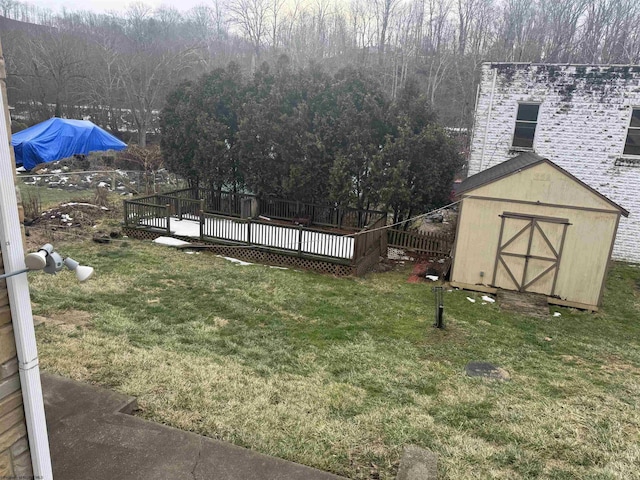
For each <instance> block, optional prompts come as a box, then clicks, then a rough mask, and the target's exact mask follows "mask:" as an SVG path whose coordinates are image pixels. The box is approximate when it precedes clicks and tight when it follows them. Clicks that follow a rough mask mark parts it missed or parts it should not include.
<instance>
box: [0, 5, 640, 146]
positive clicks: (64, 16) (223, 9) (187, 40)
mask: <svg viewBox="0 0 640 480" xmlns="http://www.w3.org/2000/svg"><path fill="white" fill-rule="evenodd" d="M0 14H2V15H3V17H0V27H1V35H2V41H3V44H4V49H5V55H6V61H7V70H8V75H9V78H8V86H9V98H10V102H11V103H12V104H13V106H14V107H15V108H16V113H17V114H18V115H19V116H20V117H19V120H20V121H22V122H23V123H25V124H30V123H35V122H37V121H41V120H43V119H45V118H48V117H49V116H51V115H53V114H56V115H66V116H73V117H78V116H90V117H91V119H92V120H93V121H95V122H96V123H98V124H99V125H101V126H103V127H105V128H108V129H109V130H111V131H112V132H114V133H117V134H119V135H120V136H126V135H127V134H131V133H135V134H136V138H135V140H136V141H137V142H138V143H139V144H141V145H144V144H145V143H146V140H147V139H146V136H147V133H152V132H154V131H156V129H157V114H158V112H159V110H160V109H161V108H162V106H163V104H164V102H165V98H166V96H167V92H168V91H169V90H170V89H171V87H172V86H173V85H175V84H177V83H178V82H180V81H182V80H185V79H191V80H194V79H196V78H198V77H199V76H200V75H202V74H203V73H204V72H207V71H210V70H212V69H214V68H216V67H223V66H225V65H227V64H228V63H229V62H230V61H233V62H236V63H237V64H238V65H239V67H240V69H241V71H242V72H243V74H245V75H250V74H252V73H254V72H255V71H256V70H257V69H258V68H259V67H260V65H261V64H262V63H263V62H265V61H266V62H268V63H270V64H271V65H274V64H275V63H276V61H277V59H278V58H279V56H280V55H282V54H285V55H287V57H288V58H289V59H290V62H291V64H292V66H294V67H295V68H305V67H307V66H309V65H310V63H312V62H315V63H317V64H319V65H321V66H322V67H323V69H324V70H325V71H327V72H330V73H331V74H333V73H336V72H337V71H339V70H340V69H342V68H343V67H345V66H357V67H358V68H361V69H364V70H366V71H367V72H368V73H369V74H371V75H373V76H375V77H376V78H377V79H378V80H379V82H380V85H381V89H382V91H383V93H384V94H385V95H386V96H387V97H388V98H390V99H392V100H393V99H396V98H398V95H399V92H400V91H401V90H402V89H403V88H405V86H406V85H407V84H408V83H409V82H415V83H416V84H417V85H418V88H419V90H420V93H421V94H424V95H426V97H427V99H428V100H429V102H430V103H431V105H432V106H433V109H434V110H435V111H436V112H437V113H438V115H439V118H440V119H441V121H442V122H443V123H444V124H446V125H448V126H451V127H463V128H469V127H470V126H471V122H472V114H473V108H474V101H475V94H476V85H477V81H478V75H479V66H480V63H481V62H482V61H483V60H491V61H508V62H511V61H522V62H560V63H564V62H574V63H616V64H635V63H639V62H640V32H639V31H638V29H637V28H636V25H637V24H638V23H640V3H638V2H636V1H634V0H291V1H285V0H212V1H211V2H208V3H207V4H206V5H202V6H199V7H195V8H193V9H192V10H190V11H188V12H185V13H181V12H179V11H177V10H174V9H172V8H170V7H162V8H158V9H152V8H151V7H148V6H145V5H144V4H134V5H133V6H131V7H130V8H129V9H128V10H126V11H125V12H122V13H109V14H95V13H91V12H83V11H69V10H65V11H63V12H62V13H53V12H51V11H50V10H47V9H44V8H40V7H33V6H31V5H29V4H28V3H24V2H19V1H15V0H0ZM10 19H13V20H14V21H13V22H11V21H10Z"/></svg>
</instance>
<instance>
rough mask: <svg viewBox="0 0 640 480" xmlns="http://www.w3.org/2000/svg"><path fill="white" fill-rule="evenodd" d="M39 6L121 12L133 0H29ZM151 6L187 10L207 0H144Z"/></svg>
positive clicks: (28, 1)
mask: <svg viewBox="0 0 640 480" xmlns="http://www.w3.org/2000/svg"><path fill="white" fill-rule="evenodd" d="M26 3H31V4H33V5H37V6H39V7H46V8H50V9H51V10H53V11H55V12H59V11H61V10H62V7H65V8H66V9H68V10H91V11H93V12H107V11H118V12H121V11H123V10H125V9H126V8H127V6H128V5H129V4H131V3H134V2H132V1H131V0H27V2H26ZM142 3H145V4H147V5H149V6H151V7H159V6H160V5H170V6H172V7H174V8H175V9H177V10H180V11H186V10H189V9H190V8H192V7H194V6H196V5H202V4H206V3H207V0H177V1H176V0H174V1H170V0H145V1H144V2H142Z"/></svg>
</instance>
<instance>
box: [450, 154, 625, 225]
mask: <svg viewBox="0 0 640 480" xmlns="http://www.w3.org/2000/svg"><path fill="white" fill-rule="evenodd" d="M541 163H547V164H549V165H550V166H552V167H553V168H555V169H556V170H558V171H559V172H560V173H562V174H564V175H566V176H567V177H569V178H570V179H572V180H573V181H575V182H576V183H577V184H579V185H581V186H582V187H584V188H586V189H587V190H589V191H590V192H591V193H593V194H595V195H596V196H598V197H599V198H600V199H602V200H604V201H605V202H607V203H608V204H610V205H611V206H612V207H614V208H615V209H616V210H617V211H618V212H620V213H621V214H622V215H624V216H625V217H628V216H629V212H628V211H627V210H626V209H625V208H623V207H621V206H620V205H618V204H617V203H615V202H614V201H613V200H611V199H610V198H608V197H606V196H605V195H603V194H601V193H600V192H599V191H597V190H596V189H595V188H593V187H591V186H589V185H587V184H586V183H584V182H583V181H582V180H580V179H579V178H577V177H576V176H574V175H572V174H571V173H569V172H568V171H566V170H565V169H564V168H562V167H560V166H559V165H556V164H555V163H553V162H552V161H551V160H549V159H548V158H544V157H541V156H540V155H538V154H536V153H534V152H525V153H521V154H520V155H517V156H515V157H513V158H510V159H509V160H507V161H506V162H502V163H499V164H497V165H494V166H493V167H491V168H488V169H486V170H484V171H482V172H479V173H476V174H475V175H472V176H471V177H468V178H466V179H465V180H464V181H463V182H462V183H461V184H460V186H459V188H458V196H460V195H462V194H463V193H465V192H470V191H473V190H476V189H477V188H480V187H482V186H484V185H487V184H489V183H493V182H495V181H497V180H501V179H503V178H506V177H509V176H511V175H514V174H516V173H519V172H521V171H523V170H526V169H528V168H531V167H535V166H536V165H539V164H541ZM467 198H469V197H468V196H467ZM500 200H501V201H504V200H507V199H500ZM508 201H510V202H514V201H515V200H511V199H508ZM532 203H534V204H536V203H535V202H532ZM537 205H544V204H542V203H537ZM548 206H563V207H564V205H551V204H548ZM576 208H580V207H576ZM585 209H586V208H585ZM588 210H591V211H597V210H595V209H588Z"/></svg>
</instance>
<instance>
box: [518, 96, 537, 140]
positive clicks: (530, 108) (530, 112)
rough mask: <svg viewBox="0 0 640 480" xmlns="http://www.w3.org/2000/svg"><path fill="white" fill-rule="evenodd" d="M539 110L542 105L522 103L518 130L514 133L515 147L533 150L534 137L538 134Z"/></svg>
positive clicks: (519, 107) (519, 110)
mask: <svg viewBox="0 0 640 480" xmlns="http://www.w3.org/2000/svg"><path fill="white" fill-rule="evenodd" d="M539 109H540V105H538V104H533V103H521V104H519V105H518V116H517V117H516V130H515V132H514V133H513V146H514V147H520V148H533V137H534V136H535V134H536V125H537V124H538V110H539Z"/></svg>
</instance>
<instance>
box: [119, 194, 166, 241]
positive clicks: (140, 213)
mask: <svg viewBox="0 0 640 480" xmlns="http://www.w3.org/2000/svg"><path fill="white" fill-rule="evenodd" d="M145 200H148V199H147V198H145ZM170 218H171V208H170V206H169V205H160V204H156V203H151V202H147V201H128V200H127V201H125V202H124V224H125V226H127V227H129V226H133V227H144V228H157V229H161V230H165V231H166V232H167V233H170V232H171V230H170V222H171V220H170Z"/></svg>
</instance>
